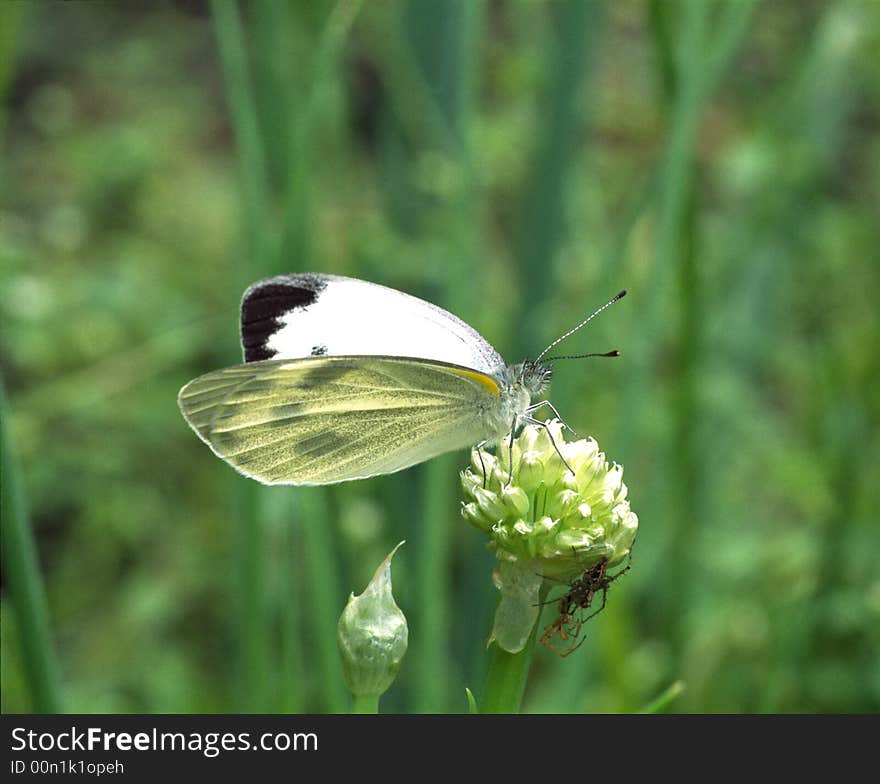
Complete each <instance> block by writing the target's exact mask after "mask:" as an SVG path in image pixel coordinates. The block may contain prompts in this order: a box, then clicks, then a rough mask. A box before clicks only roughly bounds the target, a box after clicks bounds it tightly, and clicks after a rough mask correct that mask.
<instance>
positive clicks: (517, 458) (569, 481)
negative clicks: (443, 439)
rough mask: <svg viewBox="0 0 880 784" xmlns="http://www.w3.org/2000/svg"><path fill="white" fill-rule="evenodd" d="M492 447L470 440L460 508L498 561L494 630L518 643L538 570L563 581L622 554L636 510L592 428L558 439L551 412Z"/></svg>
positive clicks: (531, 612) (534, 605)
mask: <svg viewBox="0 0 880 784" xmlns="http://www.w3.org/2000/svg"><path fill="white" fill-rule="evenodd" d="M496 451H497V454H495V455H493V454H491V453H489V452H487V451H486V450H484V449H474V450H472V452H471V467H470V468H468V469H466V470H465V471H463V472H462V474H461V483H462V487H463V489H464V494H465V498H466V500H465V502H464V503H463V504H462V514H463V516H464V518H465V519H466V520H467V521H468V522H469V523H470V524H471V525H473V526H475V527H477V528H479V529H480V530H481V531H484V532H486V533H487V534H488V535H489V537H490V541H489V548H490V550H492V551H493V552H494V553H495V555H496V557H497V558H498V560H499V562H500V563H499V566H498V568H497V569H496V571H495V575H494V580H495V584H496V586H497V587H498V589H499V590H500V591H501V594H502V602H501V605H500V606H499V609H498V613H497V614H496V622H495V630H494V632H493V637H492V639H494V640H495V641H496V642H498V643H499V645H501V646H502V647H503V648H505V650H509V651H511V652H516V651H517V650H521V648H522V646H523V645H524V644H525V641H526V639H527V637H528V632H529V630H530V629H531V627H532V625H533V623H534V621H535V619H536V618H537V614H538V609H539V608H538V601H539V600H538V596H539V591H540V588H541V584H542V582H543V580H544V579H545V578H547V579H549V580H551V581H553V582H563V583H567V582H570V581H571V580H573V579H575V578H576V577H578V576H579V575H581V574H583V572H584V571H585V570H587V569H589V568H591V567H592V566H595V565H596V564H598V563H600V562H602V561H605V562H606V563H607V566H608V567H611V566H614V565H615V564H618V563H620V562H621V561H622V560H623V559H624V558H625V557H626V556H627V554H628V553H629V551H630V548H631V547H632V545H633V542H634V541H635V537H636V531H637V529H638V525H639V520H638V517H637V516H636V514H635V513H634V512H633V511H632V510H631V509H630V505H629V501H628V500H627V489H626V485H625V484H624V483H623V468H622V467H621V466H619V465H617V464H616V463H612V464H609V463H608V462H607V461H606V460H605V454H604V453H603V452H600V451H599V445H598V444H597V443H596V441H595V439H593V438H586V439H580V440H578V441H565V438H564V435H563V425H562V423H561V422H559V421H558V420H550V421H548V422H546V423H545V425H544V426H540V427H539V426H537V425H526V426H525V427H523V429H522V431H521V432H520V434H519V436H517V437H516V438H514V439H513V443H512V445H511V442H510V440H509V439H503V440H502V442H501V444H500V445H499V446H498V448H497V450H496ZM511 459H512V463H513V470H512V471H511ZM484 467H485V480H484V477H483V468H484Z"/></svg>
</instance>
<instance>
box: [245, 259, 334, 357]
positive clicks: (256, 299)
mask: <svg viewBox="0 0 880 784" xmlns="http://www.w3.org/2000/svg"><path fill="white" fill-rule="evenodd" d="M326 287H327V280H326V279H325V278H323V277H321V276H319V275H310V274H301V275H279V276H277V277H274V278H268V279H267V280H263V281H260V282H259V283H255V284H254V285H253V286H251V287H250V288H249V289H248V290H247V291H246V292H245V295H244V299H242V302H241V345H242V348H243V349H244V361H245V362H256V361H258V360H261V359H272V357H273V356H275V352H274V351H272V350H271V349H269V348H267V346H266V344H267V343H268V341H269V338H270V337H272V335H274V334H275V333H276V332H277V331H278V330H279V329H280V328H281V317H282V316H284V315H285V314H287V313H290V312H291V311H294V310H298V309H302V308H308V307H309V306H310V305H312V304H313V303H314V302H315V301H316V300H317V299H318V297H319V296H320V294H321V292H322V291H323V290H324V289H325V288H326Z"/></svg>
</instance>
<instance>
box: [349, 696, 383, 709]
mask: <svg viewBox="0 0 880 784" xmlns="http://www.w3.org/2000/svg"><path fill="white" fill-rule="evenodd" d="M351 712H352V713H378V712H379V695H378V694H369V695H361V696H360V697H358V696H356V695H354V694H352V695H351Z"/></svg>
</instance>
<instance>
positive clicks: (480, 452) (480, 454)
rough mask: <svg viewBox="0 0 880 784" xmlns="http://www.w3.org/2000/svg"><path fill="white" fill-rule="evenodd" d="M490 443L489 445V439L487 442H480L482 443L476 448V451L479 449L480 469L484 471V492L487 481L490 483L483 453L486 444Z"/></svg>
mask: <svg viewBox="0 0 880 784" xmlns="http://www.w3.org/2000/svg"><path fill="white" fill-rule="evenodd" d="M488 443H489V441H488V439H487V440H486V441H480V443H479V444H477V446H476V449H477V457H478V458H480V468H482V469H483V490H485V489H486V483H487V481H488V478H487V476H486V464H485V463H484V462H483V452H482V449H483V447H484V446H486V444H488Z"/></svg>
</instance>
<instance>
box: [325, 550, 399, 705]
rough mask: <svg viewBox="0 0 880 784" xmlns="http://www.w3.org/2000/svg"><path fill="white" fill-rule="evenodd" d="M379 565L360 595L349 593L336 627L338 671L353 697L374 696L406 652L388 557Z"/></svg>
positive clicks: (391, 678)
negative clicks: (340, 658)
mask: <svg viewBox="0 0 880 784" xmlns="http://www.w3.org/2000/svg"><path fill="white" fill-rule="evenodd" d="M401 544H403V542H401V543H400V544H398V545H397V547H395V548H394V549H393V550H392V551H391V552H390V553H389V554H388V557H387V558H386V559H385V560H384V561H383V562H382V563H381V564H380V565H379V568H378V569H377V570H376V573H375V574H374V575H373V579H372V580H370V583H369V585H367V587H366V589H365V590H364V592H363V593H362V594H361V595H360V596H355V595H354V594H351V596H350V597H349V599H348V604H347V605H346V607H345V609H344V610H343V611H342V615H341V616H340V618H339V624H338V626H337V630H336V638H337V641H338V643H339V651H340V653H341V654H342V672H343V676H344V677H345V684H346V686H348V690H349V691H350V692H351V693H352V694H353V695H354V696H355V697H376V698H377V699H378V697H379V696H380V695H381V694H383V693H384V692H385V691H387V690H388V687H389V686H391V684H392V683H393V682H394V678H395V677H396V676H397V672H398V670H399V669H400V663H401V661H402V660H403V656H404V654H405V653H406V647H407V637H408V632H407V626H406V618H405V617H404V615H403V613H402V612H401V610H400V608H399V607H398V606H397V604H396V603H395V601H394V597H393V596H392V595H391V559H392V558H393V557H394V554H395V553H396V552H397V549H398V548H399V547H400V545H401Z"/></svg>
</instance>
